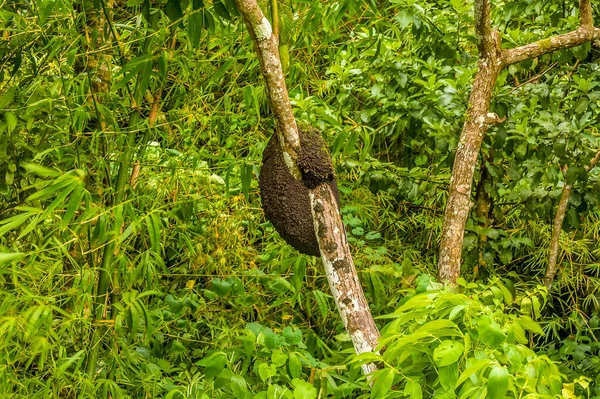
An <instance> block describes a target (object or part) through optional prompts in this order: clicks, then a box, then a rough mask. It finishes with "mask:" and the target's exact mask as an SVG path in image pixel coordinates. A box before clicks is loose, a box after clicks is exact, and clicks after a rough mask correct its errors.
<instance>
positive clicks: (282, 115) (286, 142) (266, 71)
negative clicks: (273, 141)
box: [235, 0, 301, 180]
mask: <svg viewBox="0 0 600 399" xmlns="http://www.w3.org/2000/svg"><path fill="white" fill-rule="evenodd" d="M235 3H236V5H237V7H238V10H239V11H240V14H242V17H243V20H244V22H245V23H246V27H247V29H248V32H249V33H250V36H251V37H252V41H253V42H254V45H255V48H256V54H257V55H258V61H259V63H260V67H261V70H262V74H263V76H264V77H265V80H266V87H267V94H268V96H269V103H270V104H271V109H272V111H273V115H274V116H275V125H276V128H277V129H276V131H277V137H278V139H279V144H280V145H281V148H282V149H283V158H284V160H285V163H286V165H287V167H288V170H289V171H290V173H291V174H292V176H294V177H295V178H296V179H298V180H300V179H301V174H300V170H299V169H298V165H297V159H298V151H299V149H300V138H299V136H298V126H297V125H296V119H294V113H293V112H292V105H291V103H290V99H289V96H288V91H287V87H286V84H285V79H284V76H283V70H282V68H281V61H280V60H279V49H278V44H279V43H278V38H277V36H276V35H274V34H273V30H272V28H271V24H270V23H269V20H268V19H267V18H266V17H265V15H264V14H263V12H262V10H261V9H260V7H259V6H258V4H257V2H256V1H255V0H236V1H235Z"/></svg>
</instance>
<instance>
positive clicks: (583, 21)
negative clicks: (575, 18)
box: [579, 0, 594, 28]
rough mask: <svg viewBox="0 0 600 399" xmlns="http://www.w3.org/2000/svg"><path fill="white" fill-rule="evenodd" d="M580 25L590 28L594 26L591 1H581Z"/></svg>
mask: <svg viewBox="0 0 600 399" xmlns="http://www.w3.org/2000/svg"><path fill="white" fill-rule="evenodd" d="M579 24H580V25H581V26H584V27H588V28H592V27H593V26H594V18H593V16H592V3H591V2H590V0H579Z"/></svg>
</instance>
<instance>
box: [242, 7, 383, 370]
mask: <svg viewBox="0 0 600 399" xmlns="http://www.w3.org/2000/svg"><path fill="white" fill-rule="evenodd" d="M236 4H237V7H238V9H239V11H240V14H241V15H242V17H243V19H244V22H245V23H246V26H247V28H248V31H249V33H250V36H251V37H252V40H253V42H254V45H255V48H256V53H257V55H258V60H259V63H260V67H261V71H262V74H263V76H264V78H265V81H266V87H267V93H268V98H269V102H270V104H271V109H272V111H273V116H274V119H275V126H276V134H277V137H278V140H279V144H280V145H281V149H282V152H283V159H284V161H285V164H286V166H287V168H288V170H289V173H290V174H291V175H292V176H294V177H295V178H296V179H297V180H301V181H302V172H301V171H300V168H299V166H298V157H299V154H300V152H301V149H300V141H301V140H300V138H299V134H298V126H297V124H296V120H295V118H294V115H293V113H292V107H291V104H290V100H289V96H288V92H287V88H286V84H285V79H284V76H283V71H282V68H281V62H280V59H279V51H278V39H277V37H276V35H274V34H273V31H272V28H271V25H270V23H269V21H268V20H267V19H266V18H265V16H264V15H263V13H262V11H261V9H260V7H259V6H258V4H257V3H256V0H236ZM303 183H304V184H305V185H306V183H305V182H303ZM307 187H308V188H309V189H310V191H309V196H310V203H311V213H312V215H313V223H314V228H315V232H316V236H317V240H318V244H319V251H320V254H321V259H322V260H323V266H324V268H325V273H326V275H327V279H328V281H329V285H330V288H331V292H332V294H333V298H334V300H335V303H336V305H337V309H338V311H339V313H340V317H341V318H342V321H343V323H344V327H345V328H346V330H347V331H348V333H349V334H350V337H351V338H352V342H353V344H354V349H355V351H356V353H357V354H360V353H364V352H372V351H373V350H374V349H375V348H376V347H377V340H378V339H379V336H380V335H379V331H378V330H377V327H376V325H375V321H374V320H373V317H372V315H371V311H370V309H369V306H368V303H367V301H366V299H365V296H364V293H363V290H362V288H361V285H360V282H359V279H358V275H357V273H356V269H355V267H354V261H353V260H352V256H351V255H350V249H349V247H348V242H347V240H346V233H345V230H344V225H343V224H342V219H341V217H340V212H339V208H338V204H337V201H336V198H335V195H334V193H333V191H332V189H331V187H330V185H329V184H328V183H327V182H324V183H320V184H318V185H317V186H316V187H309V186H308V185H307ZM374 370H376V366H375V365H374V364H367V365H364V366H363V371H364V372H365V373H369V372H372V371H374Z"/></svg>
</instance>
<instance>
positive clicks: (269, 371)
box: [258, 363, 277, 382]
mask: <svg viewBox="0 0 600 399" xmlns="http://www.w3.org/2000/svg"><path fill="white" fill-rule="evenodd" d="M276 374H277V367H276V366H275V365H274V364H269V363H261V364H259V365H258V375H259V376H260V379H261V380H263V382H266V381H268V380H269V378H271V377H273V376H274V375H276Z"/></svg>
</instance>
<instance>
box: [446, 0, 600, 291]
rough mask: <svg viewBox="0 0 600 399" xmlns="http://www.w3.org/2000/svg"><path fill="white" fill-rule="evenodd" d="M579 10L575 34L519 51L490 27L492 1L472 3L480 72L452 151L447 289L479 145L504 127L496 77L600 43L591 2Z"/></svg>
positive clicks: (585, 0) (456, 269)
mask: <svg viewBox="0 0 600 399" xmlns="http://www.w3.org/2000/svg"><path fill="white" fill-rule="evenodd" d="M579 10H580V26H579V28H578V29H576V30H574V31H572V32H569V33H566V34H564V35H558V36H553V37H550V38H547V39H543V40H540V41H537V42H534V43H531V44H527V45H524V46H520V47H517V48H512V49H507V50H502V49H501V47H500V44H501V37H500V33H499V32H498V31H497V30H495V29H494V30H492V28H491V5H490V0H476V1H475V10H474V11H475V33H476V37H477V41H478V49H479V62H478V70H477V75H476V76H475V81H474V82H473V89H472V91H471V96H470V98H469V105H468V108H467V109H468V111H467V117H466V120H465V123H464V126H463V130H462V133H461V135H460V140H459V143H458V147H457V149H456V157H455V159H454V166H453V169H452V177H451V179H450V186H449V188H448V202H447V204H446V213H445V216H444V225H443V229H442V238H441V243H440V252H439V259H438V276H439V278H440V280H442V281H443V282H445V283H447V284H449V285H452V286H453V285H456V280H457V279H458V277H459V276H460V263H461V253H462V245H463V240H464V232H465V225H466V223H467V218H468V217H469V213H470V209H471V206H472V202H471V185H472V182H473V175H474V171H475V165H476V163H477V157H478V155H479V150H480V148H481V143H482V141H483V137H484V136H485V133H486V132H487V129H488V127H489V126H490V125H491V124H494V123H499V122H502V120H500V119H499V118H498V116H497V115H495V114H493V113H490V112H489V109H490V101H491V97H492V92H493V89H494V86H495V84H496V79H497V78H498V74H499V73H500V71H501V70H502V69H503V68H505V67H507V66H509V65H511V64H514V63H517V62H521V61H525V60H530V59H533V58H536V57H539V56H541V55H544V54H548V53H551V52H553V51H557V50H562V49H567V48H570V47H575V46H579V45H581V44H583V43H586V42H589V41H592V40H594V39H598V38H600V29H598V28H594V26H593V19H592V6H591V3H590V0H580V1H579Z"/></svg>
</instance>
